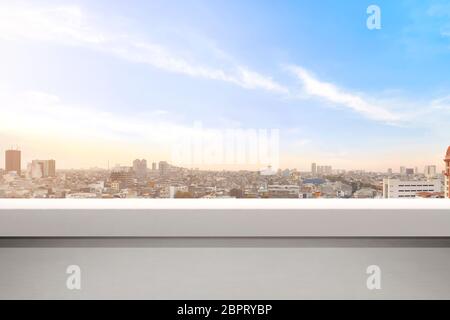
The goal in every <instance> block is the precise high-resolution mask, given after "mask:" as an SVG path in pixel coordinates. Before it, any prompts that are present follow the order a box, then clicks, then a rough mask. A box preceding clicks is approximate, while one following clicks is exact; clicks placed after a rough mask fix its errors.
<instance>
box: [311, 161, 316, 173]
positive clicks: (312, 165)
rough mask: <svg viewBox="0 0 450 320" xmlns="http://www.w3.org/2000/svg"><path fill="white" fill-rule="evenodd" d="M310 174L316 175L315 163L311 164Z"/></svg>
mask: <svg viewBox="0 0 450 320" xmlns="http://www.w3.org/2000/svg"><path fill="white" fill-rule="evenodd" d="M311 173H312V175H313V176H314V175H316V174H317V164H316V163H315V162H313V163H312V164H311Z"/></svg>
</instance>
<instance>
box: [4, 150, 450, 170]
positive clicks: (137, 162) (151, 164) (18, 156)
mask: <svg viewBox="0 0 450 320" xmlns="http://www.w3.org/2000/svg"><path fill="white" fill-rule="evenodd" d="M446 150H447V155H446V157H445V158H444V159H443V160H442V162H443V163H444V165H442V167H443V168H442V170H440V169H439V168H440V166H438V165H436V164H427V165H425V166H424V167H422V168H419V167H418V166H414V167H413V166H405V165H400V166H397V167H389V168H385V169H384V170H381V171H371V170H366V169H364V168H352V169H342V168H337V167H334V166H333V165H330V164H323V163H320V162H312V163H310V164H309V170H301V169H299V168H298V167H279V168H277V169H276V171H278V170H298V171H299V172H310V173H312V174H313V175H314V174H322V175H323V174H336V172H340V171H342V172H345V171H367V172H374V173H388V174H400V175H412V174H424V175H425V176H427V175H435V174H439V173H444V172H445V170H447V169H448V168H447V167H448V165H447V159H448V152H449V150H450V146H449V147H448V148H447V149H446ZM22 154H23V153H22V150H21V149H19V148H18V147H17V146H16V147H15V148H14V149H12V148H11V149H7V150H5V153H4V159H5V161H4V163H5V167H4V168H2V166H1V165H0V170H2V169H3V170H4V171H5V172H11V171H17V170H15V168H19V170H18V171H19V173H20V172H21V171H22V172H25V171H27V170H29V166H30V165H33V164H35V163H37V162H45V161H46V162H52V163H53V172H56V171H57V169H56V165H55V163H56V160H55V159H49V160H37V159H33V160H31V161H25V160H23V159H22ZM11 156H12V157H11ZM8 157H9V158H11V159H10V160H8ZM23 162H24V163H26V164H27V165H26V166H23V165H22V164H23ZM7 163H9V167H10V168H9V169H8V165H6V164H7ZM113 163H114V165H110V162H109V161H108V164H107V166H106V167H102V166H93V167H89V168H58V169H59V170H90V169H102V170H114V168H120V167H129V168H132V169H133V171H135V172H136V173H137V174H138V175H142V173H143V172H146V171H147V170H150V169H151V170H159V168H160V166H161V164H163V165H170V166H174V167H179V168H183V169H190V170H196V169H199V170H205V171H254V172H256V171H260V172H264V171H267V170H269V171H272V172H275V171H274V170H273V169H272V167H271V165H268V166H267V167H263V168H258V169H256V170H252V169H245V168H243V167H241V168H239V167H238V168H235V169H234V170H232V169H231V170H230V169H228V170H227V169H224V168H222V169H204V168H200V167H198V166H192V167H188V166H176V165H173V164H172V163H170V162H167V161H166V160H151V161H148V160H147V159H145V158H135V159H133V160H130V161H128V162H126V163H117V162H113ZM244 167H245V166H244ZM21 168H27V169H22V170H21ZM397 169H398V170H397Z"/></svg>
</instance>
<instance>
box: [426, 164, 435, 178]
mask: <svg viewBox="0 0 450 320" xmlns="http://www.w3.org/2000/svg"><path fill="white" fill-rule="evenodd" d="M423 173H424V174H425V177H427V178H433V177H436V175H437V167H436V166H425V169H424V170H423Z"/></svg>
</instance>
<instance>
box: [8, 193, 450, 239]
mask: <svg viewBox="0 0 450 320" xmlns="http://www.w3.org/2000/svg"><path fill="white" fill-rule="evenodd" d="M0 237H209V238H211V237H241V238H242V237H281V238H283V237H450V201H449V200H448V199H416V200H413V199H409V200H322V199H314V200H303V199H295V200H292V199H290V200H280V199H277V200H272V199H267V200H265V199H264V200H236V199H230V200H218V199H211V200H126V199H117V200H56V199H55V200H53V199H51V200H0Z"/></svg>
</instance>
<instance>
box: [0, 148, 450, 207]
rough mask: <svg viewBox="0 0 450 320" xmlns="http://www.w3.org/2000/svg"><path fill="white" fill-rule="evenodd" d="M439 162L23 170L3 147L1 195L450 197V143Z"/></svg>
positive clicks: (33, 166)
mask: <svg viewBox="0 0 450 320" xmlns="http://www.w3.org/2000/svg"><path fill="white" fill-rule="evenodd" d="M443 161H444V162H445V171H443V172H438V170H437V166H436V165H427V166H425V167H424V168H423V170H419V168H417V167H413V168H410V167H406V166H401V167H400V168H399V170H397V171H396V170H394V169H392V168H389V169H387V170H386V172H366V171H363V170H338V169H333V167H332V166H331V165H319V164H317V163H312V164H311V170H310V171H309V172H301V171H298V170H297V169H278V170H276V171H275V170H272V168H271V167H270V166H269V167H268V168H266V169H264V170H260V171H245V170H242V171H225V170H223V171H211V170H200V169H187V168H183V167H178V166H173V165H171V164H170V163H168V162H167V161H159V162H158V163H156V162H153V163H151V165H150V164H148V163H147V160H145V159H136V160H134V161H133V162H132V163H131V164H130V165H129V166H121V165H116V166H115V167H113V168H111V169H109V168H108V169H101V168H92V169H89V170H81V169H80V170H74V169H72V170H58V169H57V161H56V160H54V159H48V160H33V161H32V162H31V163H28V164H27V166H26V168H22V151H21V150H19V149H11V150H6V151H5V168H4V169H0V198H19V199H22V198H23V199H26V198H54V199H56V198H59V199H60V198H69V199H111V198H166V199H170V198H197V199H198V198H249V199H251V198H262V199H264V198H289V199H308V198H316V199H320V198H379V199H381V198H410V199H411V198H450V189H449V185H450V183H449V179H450V147H448V149H447V151H446V153H445V155H444V157H443Z"/></svg>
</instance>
